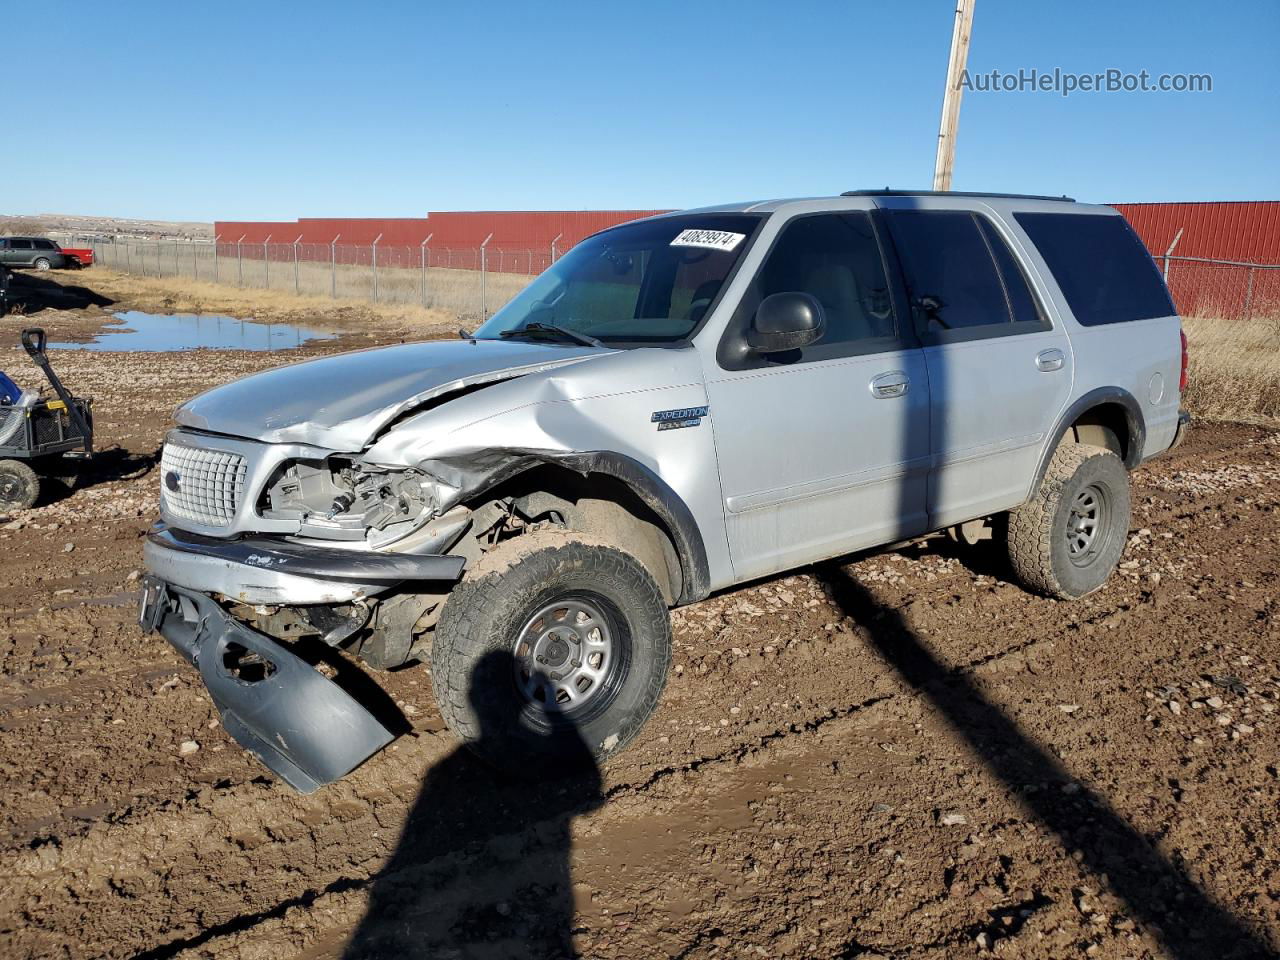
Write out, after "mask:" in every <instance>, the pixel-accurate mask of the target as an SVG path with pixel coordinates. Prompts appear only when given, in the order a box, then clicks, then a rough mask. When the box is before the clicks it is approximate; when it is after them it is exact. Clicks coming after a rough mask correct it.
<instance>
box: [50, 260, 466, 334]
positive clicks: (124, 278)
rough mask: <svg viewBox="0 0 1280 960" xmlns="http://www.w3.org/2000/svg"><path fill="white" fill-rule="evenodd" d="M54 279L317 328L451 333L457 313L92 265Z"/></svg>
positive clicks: (168, 304) (115, 294) (138, 300)
mask: <svg viewBox="0 0 1280 960" xmlns="http://www.w3.org/2000/svg"><path fill="white" fill-rule="evenodd" d="M59 279H63V280H65V281H69V282H72V283H84V282H86V281H87V285H88V286H91V287H92V289H93V290H94V292H96V293H100V294H102V295H104V296H107V297H110V298H112V299H113V300H115V301H117V307H116V308H117V309H119V308H127V309H137V310H145V311H147V312H151V313H206V314H223V315H226V316H234V317H252V318H254V319H258V320H273V321H281V322H301V321H306V323H307V324H308V325H309V326H313V327H320V328H322V329H339V330H358V329H361V328H365V327H376V328H377V329H379V330H381V331H392V332H396V331H400V332H403V333H405V334H407V335H412V336H416V337H422V336H430V335H432V334H437V333H450V334H452V333H453V332H454V331H455V330H456V329H457V328H458V316H457V314H456V313H454V312H452V311H449V310H441V309H436V308H426V307H422V306H417V305H413V304H403V303H376V304H375V303H369V302H367V301H364V300H360V299H355V298H339V299H336V300H335V299H331V298H329V297H320V296H309V295H306V294H303V295H296V294H294V293H293V291H292V290H288V291H285V290H275V289H272V290H254V289H248V288H244V289H242V288H240V287H234V286H227V285H226V284H221V283H213V282H212V281H205V280H192V279H191V278H189V277H181V276H178V277H163V278H157V277H143V276H139V275H137V274H133V273H125V272H123V271H118V270H112V269H109V268H107V267H100V266H95V267H93V268H92V270H91V271H90V272H89V273H86V274H79V273H75V274H62V275H60V277H59Z"/></svg>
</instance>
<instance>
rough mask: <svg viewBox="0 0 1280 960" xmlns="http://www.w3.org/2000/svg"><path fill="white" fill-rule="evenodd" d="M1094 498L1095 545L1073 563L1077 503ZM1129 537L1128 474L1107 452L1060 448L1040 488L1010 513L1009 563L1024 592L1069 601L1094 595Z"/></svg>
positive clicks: (1073, 446) (1075, 446)
mask: <svg viewBox="0 0 1280 960" xmlns="http://www.w3.org/2000/svg"><path fill="white" fill-rule="evenodd" d="M1086 494H1092V496H1093V497H1094V499H1095V500H1096V501H1097V502H1099V503H1101V504H1102V507H1101V508H1100V510H1099V519H1098V529H1097V530H1096V532H1095V533H1094V535H1093V536H1094V545H1093V546H1092V548H1091V549H1090V550H1088V551H1086V552H1085V553H1084V554H1082V555H1081V556H1079V557H1077V558H1076V559H1075V560H1073V558H1072V550H1071V545H1070V538H1069V535H1068V528H1069V524H1072V523H1073V520H1074V518H1073V515H1072V507H1073V504H1076V503H1077V502H1078V500H1077V498H1078V497H1080V496H1082V495H1086ZM1128 534H1129V474H1128V471H1126V470H1125V467H1124V463H1122V462H1121V460H1120V458H1119V457H1118V456H1116V455H1115V454H1114V453H1112V452H1111V451H1110V450H1104V449H1103V448H1102V447H1094V446H1089V445H1087V444H1077V443H1064V444H1063V445H1062V446H1060V447H1058V449H1057V451H1056V452H1055V453H1054V455H1053V459H1052V460H1050V461H1049V467H1048V469H1047V470H1046V471H1045V475H1044V479H1043V480H1041V482H1040V488H1039V489H1038V490H1037V491H1036V492H1035V495H1034V496H1032V498H1031V499H1030V500H1028V501H1027V502H1026V503H1024V504H1023V505H1022V506H1020V507H1018V508H1017V509H1016V510H1012V511H1010V513H1009V529H1008V537H1007V541H1006V542H1007V544H1008V550H1009V561H1010V563H1011V564H1012V565H1013V569H1014V572H1015V573H1016V574H1017V576H1018V579H1019V580H1021V581H1022V583H1023V584H1025V585H1026V586H1027V587H1029V588H1030V589H1032V590H1036V591H1038V592H1040V593H1043V594H1046V595H1048V596H1051V597H1060V598H1062V599H1066V600H1073V599H1075V598H1077V597H1083V596H1084V595H1085V594H1087V593H1092V592H1093V591H1094V590H1097V589H1098V588H1099V587H1101V586H1102V585H1103V584H1104V583H1106V582H1107V578H1108V577H1110V576H1111V572H1112V571H1113V570H1114V569H1115V567H1116V564H1117V563H1118V562H1119V561H1120V554H1121V553H1122V552H1123V551H1124V545H1125V540H1126V539H1127V537H1128Z"/></svg>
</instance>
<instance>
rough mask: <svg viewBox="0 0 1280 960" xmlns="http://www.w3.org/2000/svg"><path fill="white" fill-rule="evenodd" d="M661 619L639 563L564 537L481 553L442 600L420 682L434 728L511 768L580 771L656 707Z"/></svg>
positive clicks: (604, 546)
mask: <svg viewBox="0 0 1280 960" xmlns="http://www.w3.org/2000/svg"><path fill="white" fill-rule="evenodd" d="M670 661H671V623H670V619H669V618H668V616H667V608H666V604H665V603H664V602H663V599H662V592H661V590H660V589H659V588H658V585H657V583H656V582H655V581H654V579H653V577H652V576H650V574H649V572H648V571H647V570H646V569H645V568H644V565H643V564H641V563H640V561H639V560H637V559H635V558H634V557H632V556H631V555H630V554H628V553H625V552H623V551H622V550H619V549H618V548H616V547H614V546H612V545H611V544H609V543H607V542H605V541H602V540H594V539H591V538H585V537H582V536H579V535H577V534H574V533H570V532H564V531H541V532H535V533H530V534H525V535H523V536H521V537H518V538H516V539H514V540H510V541H508V542H506V543H504V544H501V545H499V546H498V547H496V548H494V549H493V550H491V551H490V552H489V553H487V554H486V555H485V556H484V558H483V559H482V560H481V561H480V562H479V563H478V564H477V565H476V567H475V569H474V570H472V571H470V572H469V573H468V575H467V577H466V578H465V579H464V580H463V581H462V583H460V584H459V585H458V586H457V587H456V588H455V589H454V591H453V592H452V593H451V594H450V595H449V598H448V600H446V601H445V604H444V608H443V610H442V611H441V615H440V622H439V623H438V624H437V626H436V630H435V635H434V637H433V639H432V647H431V679H432V685H433V686H434V688H435V692H436V701H437V703H438V704H439V707H440V711H441V714H442V715H443V716H444V720H445V722H446V723H447V724H448V725H449V727H450V728H451V729H452V730H453V731H454V733H456V734H457V735H458V736H459V737H460V738H461V739H462V740H463V741H464V742H465V743H466V744H467V746H468V747H470V748H471V749H472V750H474V751H475V752H476V753H478V754H479V755H480V756H482V757H483V758H484V759H486V760H488V761H489V762H491V763H493V764H494V765H496V766H499V767H502V768H504V769H507V770H509V771H511V772H514V773H518V774H522V775H526V776H537V775H539V774H540V773H544V772H552V771H557V770H563V769H569V768H573V767H580V766H587V765H589V764H591V763H592V762H595V761H599V760H603V759H604V758H606V757H608V756H609V755H610V754H613V753H615V752H617V751H618V750H621V749H622V748H623V747H624V746H626V745H627V744H628V743H629V742H630V741H631V739H632V738H633V737H635V735H636V734H637V733H638V732H639V731H640V728H641V727H642V726H643V725H644V723H645V721H646V720H648V718H649V716H650V715H651V714H652V713H653V711H654V709H655V708H656V707H657V704H658V698H659V696H660V695H661V693H662V688H663V686H664V684H665V683H666V675H667V667H668V665H669V664H670Z"/></svg>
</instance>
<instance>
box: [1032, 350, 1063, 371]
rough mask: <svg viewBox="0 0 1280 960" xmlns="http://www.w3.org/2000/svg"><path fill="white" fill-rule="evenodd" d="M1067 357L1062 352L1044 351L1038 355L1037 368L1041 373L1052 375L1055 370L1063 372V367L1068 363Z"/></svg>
mask: <svg viewBox="0 0 1280 960" xmlns="http://www.w3.org/2000/svg"><path fill="white" fill-rule="evenodd" d="M1066 360H1067V355H1066V354H1065V353H1063V352H1062V351H1061V350H1058V349H1056V348H1055V349H1053V350H1043V351H1041V352H1040V353H1038V354H1036V367H1037V369H1039V370H1040V372H1041V373H1051V372H1052V371H1054V370H1061V369H1062V365H1063V364H1064V363H1066Z"/></svg>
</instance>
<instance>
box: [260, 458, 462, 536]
mask: <svg viewBox="0 0 1280 960" xmlns="http://www.w3.org/2000/svg"><path fill="white" fill-rule="evenodd" d="M435 487H436V481H435V480H434V479H432V478H431V477H429V476H428V475H427V474H425V473H422V472H420V471H417V470H411V469H393V468H387V467H380V466H376V465H373V464H366V463H361V462H359V461H356V460H351V459H347V458H343V457H329V458H328V459H326V460H321V461H307V460H294V461H290V462H289V463H286V464H283V465H282V466H281V468H280V469H279V470H278V471H277V472H276V475H275V476H274V477H273V478H272V480H271V482H270V483H269V484H267V487H266V489H265V491H264V492H263V495H262V499H261V501H260V503H259V509H260V511H261V513H262V516H263V517H266V518H268V519H272V520H297V521H298V522H299V524H300V529H299V533H301V534H304V535H310V536H318V537H326V538H330V539H340V540H360V539H367V540H368V541H369V542H370V544H371V545H373V546H381V545H383V544H386V543H391V542H394V541H395V540H398V539H400V538H401V537H403V536H406V535H407V534H409V533H411V532H412V531H413V530H415V529H417V528H418V527H419V526H421V525H422V524H423V523H426V522H427V521H428V520H430V519H431V518H432V517H434V516H436V514H437V513H438V512H439V510H438V508H439V501H438V500H437V497H436V493H435Z"/></svg>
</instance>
